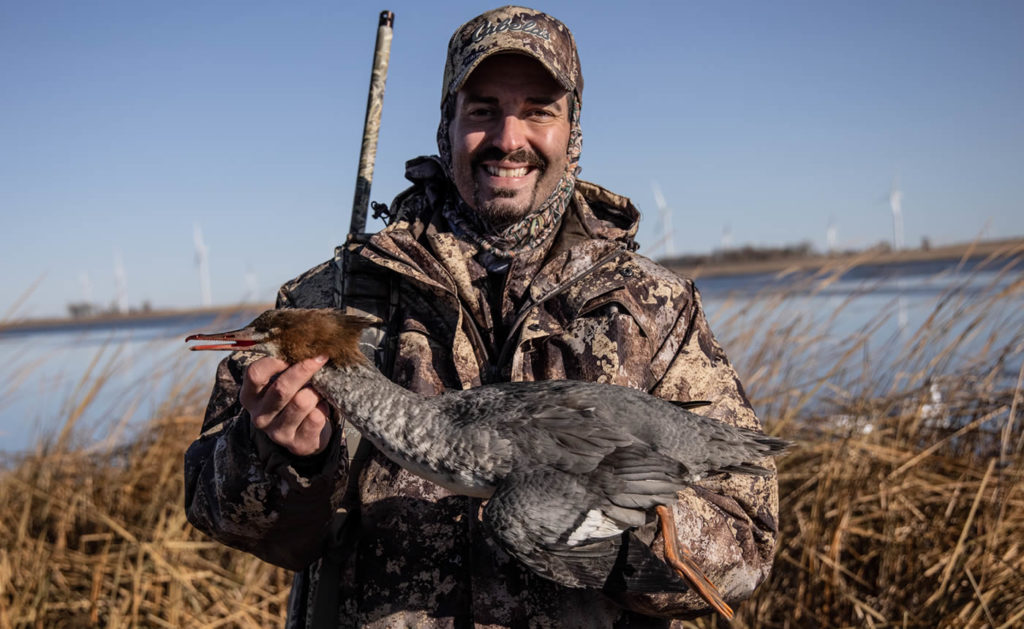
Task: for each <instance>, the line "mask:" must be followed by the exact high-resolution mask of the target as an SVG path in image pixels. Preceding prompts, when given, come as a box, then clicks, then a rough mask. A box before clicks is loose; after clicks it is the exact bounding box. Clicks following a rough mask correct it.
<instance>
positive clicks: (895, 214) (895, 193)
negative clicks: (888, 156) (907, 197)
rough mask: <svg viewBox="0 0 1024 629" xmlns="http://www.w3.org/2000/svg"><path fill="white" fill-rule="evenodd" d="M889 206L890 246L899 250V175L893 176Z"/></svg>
mask: <svg viewBox="0 0 1024 629" xmlns="http://www.w3.org/2000/svg"><path fill="white" fill-rule="evenodd" d="M889 207H890V208H891V209H892V248H893V249H894V250H895V251H899V250H901V249H903V191H902V190H900V183H899V177H893V180H892V189H891V190H890V191H889Z"/></svg>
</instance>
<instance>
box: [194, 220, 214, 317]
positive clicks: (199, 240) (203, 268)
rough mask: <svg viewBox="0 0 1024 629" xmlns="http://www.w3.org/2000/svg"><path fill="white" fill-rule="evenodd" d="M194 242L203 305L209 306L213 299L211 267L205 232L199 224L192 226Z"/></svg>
mask: <svg viewBox="0 0 1024 629" xmlns="http://www.w3.org/2000/svg"><path fill="white" fill-rule="evenodd" d="M192 242H194V243H195V246H196V266H197V267H199V292H200V295H201V298H202V302H201V303H202V305H203V306H209V305H210V304H211V303H212V302H213V299H212V297H211V296H210V265H209V262H208V261H207V253H208V252H209V250H208V249H207V248H206V243H205V242H203V230H202V229H200V228H199V223H193V224H192Z"/></svg>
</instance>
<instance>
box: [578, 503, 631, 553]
mask: <svg viewBox="0 0 1024 629" xmlns="http://www.w3.org/2000/svg"><path fill="white" fill-rule="evenodd" d="M621 532H622V526H621V525H620V524H619V523H618V522H616V521H615V520H613V519H611V518H609V517H608V516H607V515H605V513H604V512H603V511H601V510H600V509H591V510H590V511H588V512H587V517H586V518H584V519H583V522H581V523H580V525H579V526H578V527H576V530H575V531H573V532H572V535H570V536H569V539H568V540H567V541H566V543H567V544H569V545H570V546H575V545H577V544H580V543H582V542H587V541H591V540H594V539H600V538H602V537H611V536H612V535H618V534H619V533H621Z"/></svg>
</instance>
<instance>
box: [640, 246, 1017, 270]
mask: <svg viewBox="0 0 1024 629" xmlns="http://www.w3.org/2000/svg"><path fill="white" fill-rule="evenodd" d="M1021 253H1024V238H1007V239H1002V240H981V241H974V242H969V243H958V244H953V245H945V246H941V247H930V248H928V249H903V250H901V251H891V250H882V249H869V250H866V251H853V252H844V253H836V254H832V255H807V256H793V257H779V258H773V259H769V260H748V261H735V262H732V261H728V262H726V261H720V262H719V261H715V260H714V259H713V258H709V259H708V260H707V261H706V262H704V263H701V264H680V263H676V262H673V261H672V260H664V259H662V260H659V261H658V262H659V263H660V264H662V265H663V266H665V267H666V268H668V269H670V270H672V271H674V272H675V273H678V274H679V275H683V276H685V277H689V278H693V279H697V278H710V277H727V276H734V275H759V274H765V273H771V274H778V275H788V274H789V273H796V272H801V271H817V270H819V269H825V268H835V269H840V268H844V267H855V266H860V265H865V264H871V265H879V266H881V265H890V264H907V263H914V262H936V261H940V260H951V261H956V260H965V261H966V260H975V259H978V258H987V257H989V256H1004V257H1009V256H1013V255H1019V254H1021Z"/></svg>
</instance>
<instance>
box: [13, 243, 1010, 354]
mask: <svg viewBox="0 0 1024 629" xmlns="http://www.w3.org/2000/svg"><path fill="white" fill-rule="evenodd" d="M1021 253H1024V238H1009V239H1003V240H984V241H975V242H969V243H960V244H953V245H946V246H942V247H931V248H929V249H904V250H902V251H886V250H879V249H869V250H867V251H856V252H845V253H837V254H833V255H804V256H789V257H778V258H773V259H769V260H747V261H716V260H715V259H714V257H713V256H708V259H707V261H705V262H702V263H700V264H680V263H677V262H674V261H673V260H666V259H661V260H659V261H658V262H659V263H660V264H662V265H663V266H665V267H666V268H668V269H670V270H672V271H673V272H675V273H678V274H679V275H682V276H685V277H689V278H693V279H698V278H711V277H728V276H741V275H759V274H767V273H770V274H775V275H788V274H790V273H796V272H801V271H817V270H819V269H824V268H835V269H841V268H847V267H849V268H852V267H855V266H860V265H866V264H871V265H889V264H906V263H913V262H934V261H939V260H971V259H978V258H984V257H988V256H1011V255H1015V254H1021ZM272 307H273V304H270V303H262V304H261V303H247V304H232V305H228V306H211V307H206V308H180V309H178V308H162V309H158V310H148V311H144V312H129V313H123V314H115V313H105V314H102V315H98V316H92V317H78V318H71V317H46V318H39V319H21V320H14V321H9V322H6V323H0V335H2V334H4V333H8V332H22V331H24V332H29V331H40V330H47V329H54V330H59V329H64V328H68V327H72V326H74V327H83V328H88V327H104V326H109V325H111V324H114V323H132V324H147V323H149V324H158V323H160V322H161V321H165V320H168V319H175V318H181V317H188V316H196V317H205V316H209V315H221V316H231V315H235V314H252V315H255V314H258V313H260V312H263V311H264V310H267V309H269V308H272Z"/></svg>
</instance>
